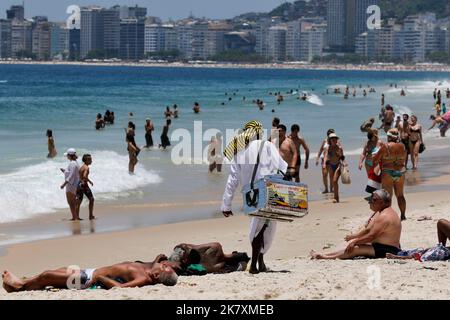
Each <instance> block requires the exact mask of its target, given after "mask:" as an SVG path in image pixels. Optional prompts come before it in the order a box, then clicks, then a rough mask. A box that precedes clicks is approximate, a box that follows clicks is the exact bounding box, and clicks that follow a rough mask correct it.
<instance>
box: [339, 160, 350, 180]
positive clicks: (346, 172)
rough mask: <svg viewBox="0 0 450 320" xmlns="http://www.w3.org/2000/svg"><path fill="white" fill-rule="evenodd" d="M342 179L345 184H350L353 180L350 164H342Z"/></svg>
mask: <svg viewBox="0 0 450 320" xmlns="http://www.w3.org/2000/svg"><path fill="white" fill-rule="evenodd" d="M341 181H342V183H343V184H350V183H352V180H351V179H350V170H349V168H348V164H344V163H343V164H341Z"/></svg>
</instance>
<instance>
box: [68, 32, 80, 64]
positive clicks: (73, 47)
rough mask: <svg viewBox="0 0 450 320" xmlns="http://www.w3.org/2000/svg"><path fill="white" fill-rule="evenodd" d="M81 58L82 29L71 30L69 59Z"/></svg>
mask: <svg viewBox="0 0 450 320" xmlns="http://www.w3.org/2000/svg"><path fill="white" fill-rule="evenodd" d="M80 59H81V30H80V29H70V30H69V60H71V61H76V60H80Z"/></svg>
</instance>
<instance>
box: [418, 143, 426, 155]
mask: <svg viewBox="0 0 450 320" xmlns="http://www.w3.org/2000/svg"><path fill="white" fill-rule="evenodd" d="M426 149H427V148H426V147H425V144H424V143H423V142H422V143H421V144H420V146H419V153H422V152H424V151H425V150H426Z"/></svg>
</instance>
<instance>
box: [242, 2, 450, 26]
mask: <svg viewBox="0 0 450 320" xmlns="http://www.w3.org/2000/svg"><path fill="white" fill-rule="evenodd" d="M280 1H284V0H280ZM327 3H328V0H310V1H305V0H298V1H294V2H287V1H286V2H284V3H283V4H281V5H279V6H278V7H276V8H275V9H273V10H272V11H270V12H266V13H255V12H251V13H245V14H242V15H240V16H237V17H236V18H234V19H235V20H250V21H257V20H259V19H263V18H270V17H274V16H278V17H282V18H283V20H285V21H292V20H296V19H299V18H301V17H317V16H321V17H326V16H327ZM380 7H381V14H382V17H383V18H397V20H398V21H399V22H401V21H403V20H404V19H405V18H406V17H407V16H409V15H414V14H419V13H425V12H434V13H436V16H437V17H438V18H444V17H448V16H450V1H449V0H380Z"/></svg>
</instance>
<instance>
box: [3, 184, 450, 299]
mask: <svg viewBox="0 0 450 320" xmlns="http://www.w3.org/2000/svg"><path fill="white" fill-rule="evenodd" d="M407 201H408V211H407V216H408V220H407V221H405V222H404V223H403V233H402V240H401V242H402V247H403V248H404V249H411V248H416V247H427V246H433V245H435V244H436V243H437V235H436V223H437V221H438V220H439V219H440V218H447V219H448V218H449V213H450V191H440V192H423V193H416V194H407ZM394 208H397V205H396V204H395V205H394ZM124 212H126V211H124ZM423 215H427V216H430V217H431V220H426V221H418V218H419V217H421V216H423ZM369 216H370V210H369V208H368V205H367V203H366V202H365V201H364V200H362V199H361V198H349V199H344V200H343V202H342V203H341V204H338V205H335V204H332V203H330V201H317V202H311V205H310V214H309V215H308V216H306V217H304V218H303V219H300V220H297V221H295V222H293V223H279V224H278V230H277V235H276V238H275V242H274V245H273V247H272V248H271V250H270V251H269V253H268V254H267V257H266V260H267V265H268V267H269V268H271V269H272V270H274V271H275V272H270V273H261V274H258V275H250V274H249V273H248V272H235V273H231V274H224V275H214V274H210V275H206V276H201V277H197V276H191V277H179V281H178V284H177V285H176V286H175V287H165V286H162V285H156V286H149V287H145V288H132V289H112V290H109V291H106V290H86V291H76V290H61V291H58V292H36V291H35V292H22V293H14V294H7V293H6V292H5V291H3V289H1V290H0V299H83V300H91V299H183V300H184V299H352V300H354V299H448V297H449V296H450V280H449V279H448V273H449V271H450V264H449V263H448V262H434V263H431V262H429V263H421V262H417V261H394V260H385V259H382V260H353V261H312V260H310V259H309V257H308V253H309V251H310V250H311V249H315V250H322V249H323V248H328V250H335V249H336V248H342V247H343V246H344V245H345V242H344V241H343V238H344V236H345V235H346V234H348V233H349V232H350V230H353V229H355V228H357V227H359V226H360V225H362V224H363V223H364V222H365V221H366V220H367V219H368V218H369ZM248 227H249V219H248V217H245V216H241V215H236V216H234V217H232V218H228V219H225V218H220V219H209V220H201V221H191V222H183V223H176V224H167V225H161V226H154V227H150V228H142V229H134V230H129V231H123V232H113V233H103V234H92V235H79V236H76V237H74V236H72V237H66V238H60V239H53V240H45V241H37V242H32V243H24V244H17V245H13V246H10V247H8V248H7V250H6V252H5V253H4V255H3V256H2V257H0V269H1V270H3V269H8V270H10V271H12V272H14V273H15V274H17V275H19V276H30V275H33V274H36V273H39V272H41V271H43V270H45V269H51V268H57V267H61V266H67V265H80V266H81V267H82V268H85V267H98V266H102V265H109V264H113V263H117V262H122V261H127V260H132V261H134V260H144V261H149V260H153V258H154V257H155V256H156V255H157V254H159V253H165V254H170V252H171V249H172V248H173V247H174V246H175V245H177V244H179V243H182V242H187V243H194V244H199V243H207V242H213V241H219V242H221V243H222V245H223V248H224V250H225V251H226V252H231V251H234V250H238V251H246V252H248V253H250V243H249V240H248V236H247V234H248ZM378 276H379V277H378ZM378 278H379V280H380V281H379V284H378V283H377V281H374V280H377V279H378Z"/></svg>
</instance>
